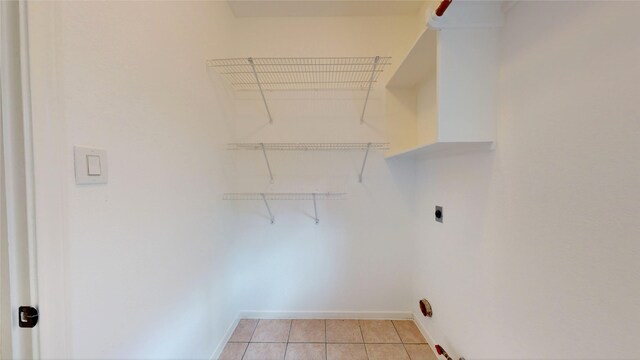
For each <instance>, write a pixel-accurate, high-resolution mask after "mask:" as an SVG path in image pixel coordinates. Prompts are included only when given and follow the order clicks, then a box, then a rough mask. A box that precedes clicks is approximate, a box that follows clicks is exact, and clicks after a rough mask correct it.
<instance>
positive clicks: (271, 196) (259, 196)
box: [222, 192, 347, 201]
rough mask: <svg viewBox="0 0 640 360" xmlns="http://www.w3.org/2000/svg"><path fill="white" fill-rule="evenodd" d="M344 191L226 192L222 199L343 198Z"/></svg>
mask: <svg viewBox="0 0 640 360" xmlns="http://www.w3.org/2000/svg"><path fill="white" fill-rule="evenodd" d="M346 195H347V194H346V193H334V192H324V193H250V192H244V193H226V194H224V195H223V197H222V199H223V200H264V199H267V200H275V201H278V200H313V198H314V196H315V198H316V200H344V199H345V197H346Z"/></svg>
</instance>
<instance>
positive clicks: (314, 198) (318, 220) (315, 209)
mask: <svg viewBox="0 0 640 360" xmlns="http://www.w3.org/2000/svg"><path fill="white" fill-rule="evenodd" d="M312 195H313V211H314V212H315V214H316V217H315V220H316V224H317V223H319V222H320V219H319V218H318V205H317V204H316V194H315V193H313V194H312Z"/></svg>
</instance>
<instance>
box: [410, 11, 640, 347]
mask: <svg viewBox="0 0 640 360" xmlns="http://www.w3.org/2000/svg"><path fill="white" fill-rule="evenodd" d="M639 15H640V4H638V3H632V2H626V3H623V2H526V1H521V2H518V3H517V4H516V5H515V6H514V7H513V8H512V9H511V11H510V12H509V13H508V16H507V22H506V25H505V26H504V28H503V30H502V44H501V54H500V68H501V72H500V93H501V94H500V116H499V119H498V134H497V144H498V145H497V149H496V151H495V152H494V153H482V154H469V155H459V156H453V157H446V158H438V159H432V160H423V161H421V162H419V167H418V187H419V191H418V198H419V202H420V206H419V207H420V211H419V217H418V223H419V228H420V230H419V234H420V236H419V239H418V244H417V246H418V251H417V252H416V253H417V254H418V256H417V257H416V259H415V261H416V264H417V271H416V274H417V278H416V281H415V283H414V285H415V286H414V291H415V296H414V297H416V298H418V297H422V296H426V297H428V298H429V299H430V300H431V302H432V304H433V308H434V317H433V318H432V319H426V320H424V321H422V324H423V325H424V326H425V327H426V329H427V330H428V331H429V333H430V334H431V335H432V337H433V338H435V339H436V341H438V342H439V343H441V344H442V345H443V346H445V348H447V350H450V352H451V353H453V355H460V356H465V357H466V358H467V359H469V358H509V359H514V358H521V359H525V358H528V359H531V358H549V359H550V358H555V359H558V358H573V359H586V358H594V359H595V358H609V359H610V358H638V357H640V347H638V344H637V339H638V338H640V327H639V326H638V324H639V323H640V300H639V299H640V279H639V278H638V274H639V273H640V262H638V258H639V256H640V243H639V242H638V238H640V227H639V226H638V221H637V218H638V214H640V195H639V194H640V193H639V192H638V191H637V184H638V183H640V158H639V155H638V154H640V142H639V141H638V137H639V135H640V122H639V121H638V119H639V118H640V117H639V115H640V112H639V110H638V107H637V94H638V93H640V85H639V84H640V42H638V41H636V39H637V38H638V37H639V36H640V33H639V30H638V27H637V18H638V16H639ZM435 205H442V206H444V224H439V223H436V222H435V221H434V220H433V210H434V206H435ZM454 357H456V356H454Z"/></svg>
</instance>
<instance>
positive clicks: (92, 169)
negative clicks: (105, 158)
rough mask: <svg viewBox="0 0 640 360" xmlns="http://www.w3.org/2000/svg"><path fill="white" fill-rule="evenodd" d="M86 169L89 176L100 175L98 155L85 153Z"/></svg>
mask: <svg viewBox="0 0 640 360" xmlns="http://www.w3.org/2000/svg"><path fill="white" fill-rule="evenodd" d="M87 170H88V171H87V172H88V174H89V176H100V175H101V174H102V171H101V170H100V156H97V155H87Z"/></svg>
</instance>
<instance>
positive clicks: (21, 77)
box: [0, 1, 38, 359]
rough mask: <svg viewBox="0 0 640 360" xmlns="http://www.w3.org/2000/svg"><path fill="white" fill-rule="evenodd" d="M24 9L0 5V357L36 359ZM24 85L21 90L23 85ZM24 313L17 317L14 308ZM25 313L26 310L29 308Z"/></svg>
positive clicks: (15, 3) (8, 3)
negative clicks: (21, 308)
mask: <svg viewBox="0 0 640 360" xmlns="http://www.w3.org/2000/svg"><path fill="white" fill-rule="evenodd" d="M25 9H26V7H25V3H24V2H18V1H0V122H1V124H2V126H1V127H0V132H1V136H0V155H1V156H0V293H1V294H0V295H2V296H1V297H0V356H1V357H2V358H3V359H9V358H10V359H33V358H38V347H37V344H38V341H37V340H38V333H37V331H38V330H37V329H38V328H37V326H35V327H30V326H31V325H33V323H34V322H35V321H36V320H37V316H36V314H35V310H37V286H36V285H37V284H36V267H35V265H36V263H35V238H34V235H35V232H34V231H33V229H34V228H35V224H34V216H33V210H34V206H33V205H34V200H33V196H32V195H33V181H32V180H33V162H32V151H31V122H30V103H29V87H28V84H29V81H28V73H27V71H26V69H28V67H27V63H28V62H27V61H26V59H27V58H28V56H27V55H28V54H27V51H26V49H27V47H26V38H27V37H26V13H25V11H26V10H25ZM25 84H26V85H25ZM23 306H24V307H26V308H25V309H23V312H22V313H19V308H20V307H23ZM29 307H30V308H29Z"/></svg>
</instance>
